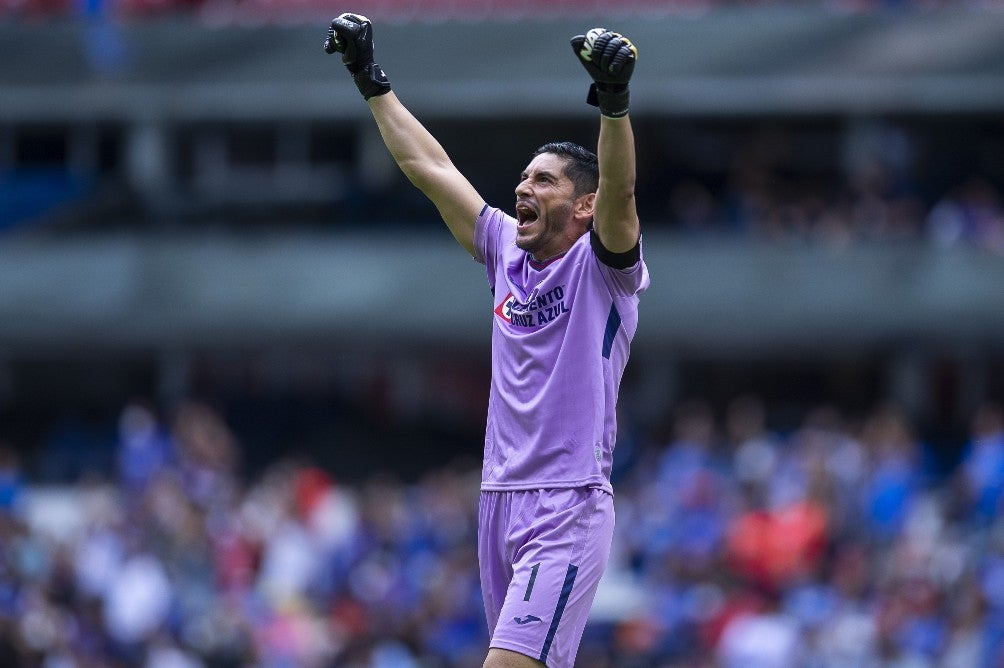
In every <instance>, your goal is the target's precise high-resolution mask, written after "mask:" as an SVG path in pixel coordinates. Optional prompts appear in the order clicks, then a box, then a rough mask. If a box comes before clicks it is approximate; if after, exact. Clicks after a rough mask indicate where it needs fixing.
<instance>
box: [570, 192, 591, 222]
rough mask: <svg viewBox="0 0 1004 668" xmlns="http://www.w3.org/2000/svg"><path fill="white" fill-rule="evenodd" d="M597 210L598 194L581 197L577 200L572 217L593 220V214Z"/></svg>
mask: <svg viewBox="0 0 1004 668" xmlns="http://www.w3.org/2000/svg"><path fill="white" fill-rule="evenodd" d="M595 210H596V193H588V194H586V195H579V196H578V197H576V198H575V206H574V207H573V208H572V215H574V216H575V217H576V218H585V219H587V220H592V218H593V212H594V211H595Z"/></svg>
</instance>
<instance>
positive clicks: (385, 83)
mask: <svg viewBox="0 0 1004 668" xmlns="http://www.w3.org/2000/svg"><path fill="white" fill-rule="evenodd" d="M324 51H325V52H326V53H340V54H342V62H343V63H345V67H346V69H348V71H349V72H350V73H351V74H352V80H353V81H355V82H356V87H357V88H358V89H359V92H360V93H362V94H363V98H365V99H367V100H368V99H370V98H371V97H375V96H377V95H383V94H384V93H389V92H390V81H389V80H388V79H387V75H386V74H384V71H383V69H381V67H380V66H379V65H377V64H376V63H374V62H373V24H372V23H370V20H369V19H368V18H366V17H365V16H363V15H362V14H351V13H345V14H342V15H341V16H339V17H338V18H336V19H334V20H333V21H332V22H331V26H330V27H329V28H328V38H327V39H325V40H324Z"/></svg>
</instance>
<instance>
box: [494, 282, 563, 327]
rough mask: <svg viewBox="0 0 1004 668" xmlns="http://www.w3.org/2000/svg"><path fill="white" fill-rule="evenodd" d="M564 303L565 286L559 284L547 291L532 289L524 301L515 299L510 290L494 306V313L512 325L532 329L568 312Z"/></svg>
mask: <svg viewBox="0 0 1004 668" xmlns="http://www.w3.org/2000/svg"><path fill="white" fill-rule="evenodd" d="M568 312H569V308H568V305H567V304H566V303H565V286H564V285H559V286H557V287H554V288H551V289H550V290H548V291H547V292H538V291H537V290H534V291H533V292H531V293H530V296H529V297H528V298H527V300H526V301H525V302H521V301H519V300H518V299H516V296H515V295H513V293H512V292H510V293H508V294H506V296H505V297H504V298H503V299H502V301H501V302H499V305H498V306H496V307H495V315H497V316H498V317H499V318H501V319H502V320H504V321H506V322H507V323H509V324H510V325H512V326H514V327H523V328H526V329H534V328H537V327H541V326H543V325H546V324H547V323H549V322H552V321H554V320H555V319H557V318H558V316H560V315H561V314H563V313H568Z"/></svg>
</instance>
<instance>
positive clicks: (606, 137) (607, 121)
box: [594, 115, 640, 253]
mask: <svg viewBox="0 0 1004 668" xmlns="http://www.w3.org/2000/svg"><path fill="white" fill-rule="evenodd" d="M596 157H597V160H598V162H599V170H600V179H599V187H598V188H597V191H596V209H595V214H594V221H595V228H596V233H597V234H598V235H599V237H600V241H602V242H603V245H604V247H606V248H607V249H608V250H610V251H613V252H616V253H620V252H625V251H628V250H631V248H633V247H634V245H635V244H636V243H637V242H638V235H639V233H640V226H639V222H638V214H637V210H636V206H635V192H634V191H635V178H636V176H635V175H636V159H635V144H634V132H633V131H632V128H631V120H630V118H629V117H628V116H627V115H625V116H622V117H620V118H610V117H607V116H600V136H599V141H598V143H597V148H596Z"/></svg>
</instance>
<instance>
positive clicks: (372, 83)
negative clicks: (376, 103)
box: [349, 63, 390, 100]
mask: <svg viewBox="0 0 1004 668" xmlns="http://www.w3.org/2000/svg"><path fill="white" fill-rule="evenodd" d="M349 72H351V73H352V80H353V81H354V82H355V83H356V88H358V89H359V92H360V93H361V94H362V96H363V99H364V100H368V99H370V98H371V97H376V96H377V95H383V94H384V93H389V92H390V80H389V79H388V78H387V74H386V73H385V72H384V71H383V68H382V67H380V66H379V65H377V64H376V63H370V64H369V65H366V66H365V67H363V68H362V69H360V70H358V71H355V72H353V71H352V69H351V68H350V69H349Z"/></svg>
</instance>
